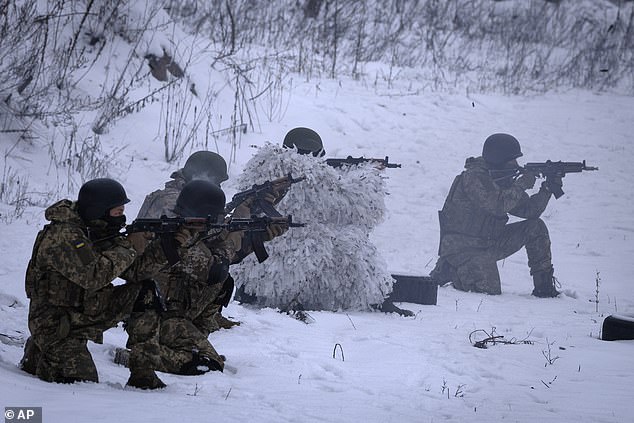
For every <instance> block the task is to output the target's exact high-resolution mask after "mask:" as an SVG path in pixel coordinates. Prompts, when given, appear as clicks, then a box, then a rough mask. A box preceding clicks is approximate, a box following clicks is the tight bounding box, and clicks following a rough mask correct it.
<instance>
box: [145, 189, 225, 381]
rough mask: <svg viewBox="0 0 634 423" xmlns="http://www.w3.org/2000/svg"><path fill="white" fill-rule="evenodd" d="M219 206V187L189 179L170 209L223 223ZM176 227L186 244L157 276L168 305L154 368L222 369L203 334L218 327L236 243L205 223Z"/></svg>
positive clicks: (193, 372)
mask: <svg viewBox="0 0 634 423" xmlns="http://www.w3.org/2000/svg"><path fill="white" fill-rule="evenodd" d="M224 207H225V195H224V193H223V191H222V190H221V189H220V188H219V187H218V186H216V185H214V184H212V183H210V182H208V181H203V180H194V181H191V182H189V183H187V184H186V185H185V186H184V187H183V188H182V190H181V192H180V194H179V196H178V198H177V200H176V205H175V207H174V209H173V212H174V214H176V215H177V216H179V217H201V218H207V217H208V216H211V217H216V218H217V221H218V223H222V221H223V219H224ZM181 230H182V231H189V232H190V235H191V240H192V241H191V243H190V244H189V245H188V246H187V249H186V251H184V252H183V253H182V254H181V261H180V262H179V263H177V264H176V265H174V266H172V267H170V268H169V270H167V271H166V272H163V273H161V274H160V275H158V276H157V280H158V281H159V283H160V285H161V291H162V292H163V295H164V297H165V305H166V309H167V311H166V312H164V313H163V314H162V318H161V324H160V349H161V354H160V355H161V365H160V367H159V370H161V371H163V372H168V373H175V374H181V375H197V374H202V373H205V372H208V371H213V370H220V371H222V370H223V369H224V358H223V357H222V356H220V355H219V354H218V353H217V352H216V349H215V348H214V347H213V345H212V344H211V343H210V342H209V340H208V336H209V334H210V333H211V332H212V331H214V330H215V329H216V328H217V324H216V321H215V319H214V315H215V313H217V311H218V308H219V305H218V298H219V296H220V293H221V291H222V289H223V284H224V282H225V281H226V279H227V276H228V274H229V263H230V260H231V256H232V255H233V254H234V250H235V247H234V245H233V244H232V243H228V242H226V234H225V233H222V232H220V233H218V234H215V236H212V237H210V236H209V234H208V233H207V232H206V231H207V228H206V227H205V226H204V225H200V226H194V225H185V226H184V227H183V228H182V229H181ZM223 232H224V231H223Z"/></svg>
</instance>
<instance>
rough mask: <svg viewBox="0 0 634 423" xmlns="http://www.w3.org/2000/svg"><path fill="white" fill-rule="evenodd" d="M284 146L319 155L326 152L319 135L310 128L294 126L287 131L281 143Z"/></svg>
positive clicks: (302, 152) (299, 151) (300, 152)
mask: <svg viewBox="0 0 634 423" xmlns="http://www.w3.org/2000/svg"><path fill="white" fill-rule="evenodd" d="M282 145H283V146H284V147H286V148H297V152H298V153H299V154H312V155H313V156H315V157H321V156H323V155H324V154H326V151H325V150H324V144H323V143H322V142H321V137H320V136H319V134H318V133H317V132H315V131H313V130H312V129H310V128H303V127H299V128H294V129H291V130H290V131H288V133H287V134H286V136H285V137H284V142H283V144H282Z"/></svg>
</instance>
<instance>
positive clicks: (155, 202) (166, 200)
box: [137, 170, 186, 218]
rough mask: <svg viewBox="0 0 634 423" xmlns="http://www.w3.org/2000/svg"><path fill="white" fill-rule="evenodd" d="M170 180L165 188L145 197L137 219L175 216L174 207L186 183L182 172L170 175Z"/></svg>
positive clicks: (178, 171)
mask: <svg viewBox="0 0 634 423" xmlns="http://www.w3.org/2000/svg"><path fill="white" fill-rule="evenodd" d="M170 178H172V180H171V181H167V182H166V183H165V188H163V189H159V190H156V191H154V192H152V193H150V194H148V195H147V197H145V200H144V201H143V204H142V205H141V209H139V214H137V218H157V217H161V216H162V215H165V216H168V217H174V216H175V214H174V210H173V209H174V205H175V204H176V199H177V198H178V194H180V192H181V190H182V189H183V186H185V183H186V181H185V178H184V177H183V173H182V170H177V171H176V172H174V173H172V175H171V176H170Z"/></svg>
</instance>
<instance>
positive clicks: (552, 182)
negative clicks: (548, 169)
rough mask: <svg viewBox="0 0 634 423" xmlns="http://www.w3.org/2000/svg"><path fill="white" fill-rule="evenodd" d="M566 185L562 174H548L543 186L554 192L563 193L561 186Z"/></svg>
mask: <svg viewBox="0 0 634 423" xmlns="http://www.w3.org/2000/svg"><path fill="white" fill-rule="evenodd" d="M563 185H564V181H563V180H562V178H561V176H547V177H546V180H545V181H544V182H542V188H544V189H545V190H546V191H549V192H552V193H553V194H558V193H563V191H562V190H561V187H562V186H563Z"/></svg>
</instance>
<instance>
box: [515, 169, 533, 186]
mask: <svg viewBox="0 0 634 423" xmlns="http://www.w3.org/2000/svg"><path fill="white" fill-rule="evenodd" d="M536 180H537V175H535V174H534V173H533V172H525V173H522V174H521V175H520V176H519V178H517V179H516V180H515V185H517V186H519V187H520V188H522V189H523V190H527V189H531V188H533V187H534V186H535V181H536Z"/></svg>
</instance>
